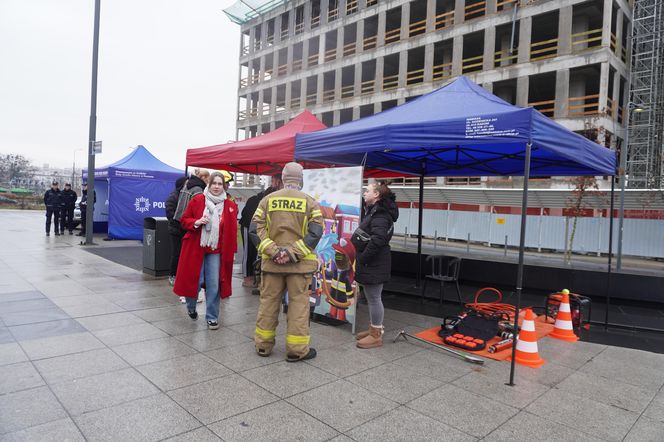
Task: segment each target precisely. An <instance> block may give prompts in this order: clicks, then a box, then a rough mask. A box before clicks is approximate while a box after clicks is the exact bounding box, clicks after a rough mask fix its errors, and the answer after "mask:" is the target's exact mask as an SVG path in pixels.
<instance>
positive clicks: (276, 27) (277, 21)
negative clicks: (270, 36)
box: [274, 14, 291, 45]
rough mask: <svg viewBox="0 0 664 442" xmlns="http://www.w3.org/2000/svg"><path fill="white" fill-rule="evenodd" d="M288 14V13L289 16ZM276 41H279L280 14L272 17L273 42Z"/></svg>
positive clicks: (275, 42)
mask: <svg viewBox="0 0 664 442" xmlns="http://www.w3.org/2000/svg"><path fill="white" fill-rule="evenodd" d="M290 15H291V14H288V16H289V17H290ZM286 38H288V37H286ZM277 43H281V14H279V15H277V16H276V17H274V44H275V45H276V44H277Z"/></svg>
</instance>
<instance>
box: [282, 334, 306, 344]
mask: <svg viewBox="0 0 664 442" xmlns="http://www.w3.org/2000/svg"><path fill="white" fill-rule="evenodd" d="M309 340H310V336H296V335H286V344H290V345H308V344H309Z"/></svg>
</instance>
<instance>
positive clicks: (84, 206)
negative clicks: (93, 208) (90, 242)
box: [78, 183, 97, 236]
mask: <svg viewBox="0 0 664 442" xmlns="http://www.w3.org/2000/svg"><path fill="white" fill-rule="evenodd" d="M93 193H94V198H93V199H92V204H94V203H96V202H97V192H93ZM78 208H79V209H80V211H81V232H80V233H79V234H78V236H85V226H86V224H85V223H86V220H87V219H88V183H83V187H82V188H81V202H80V203H78Z"/></svg>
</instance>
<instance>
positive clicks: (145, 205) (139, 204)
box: [134, 196, 150, 213]
mask: <svg viewBox="0 0 664 442" xmlns="http://www.w3.org/2000/svg"><path fill="white" fill-rule="evenodd" d="M134 207H136V211H137V212H140V213H145V212H147V211H148V210H150V200H149V199H148V198H146V197H144V196H141V197H138V198H136V201H135V202H134Z"/></svg>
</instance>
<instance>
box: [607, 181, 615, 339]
mask: <svg viewBox="0 0 664 442" xmlns="http://www.w3.org/2000/svg"><path fill="white" fill-rule="evenodd" d="M615 190H616V177H615V176H612V177H611V203H610V209H609V259H608V268H607V272H606V312H605V313H604V330H605V331H606V330H607V329H608V328H609V306H610V305H611V270H612V269H611V267H612V265H611V264H612V263H611V261H612V259H613V197H614V195H615Z"/></svg>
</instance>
